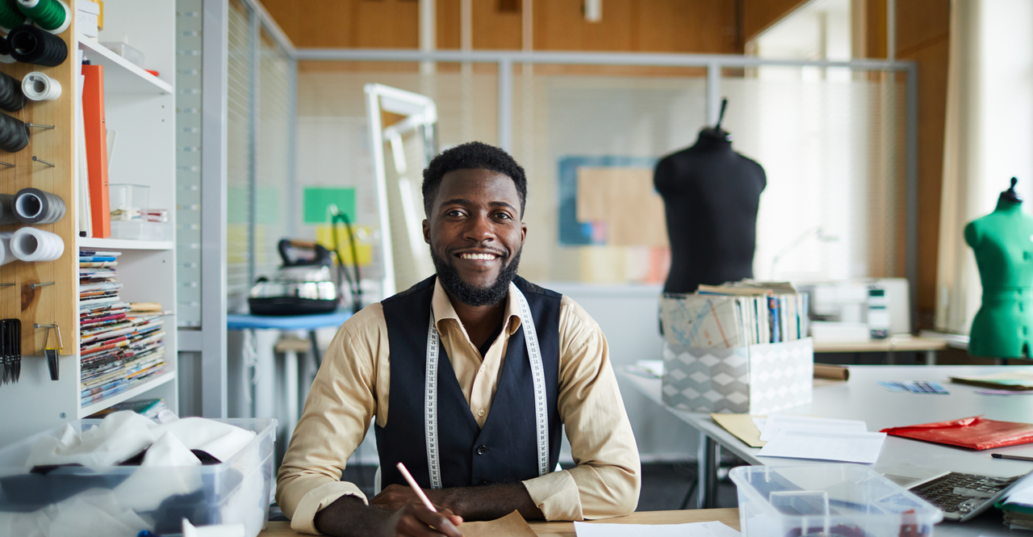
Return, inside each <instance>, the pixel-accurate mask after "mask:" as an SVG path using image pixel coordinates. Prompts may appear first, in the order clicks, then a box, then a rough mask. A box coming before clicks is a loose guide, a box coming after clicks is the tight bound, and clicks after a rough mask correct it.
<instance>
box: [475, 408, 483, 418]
mask: <svg viewBox="0 0 1033 537" xmlns="http://www.w3.org/2000/svg"><path fill="white" fill-rule="evenodd" d="M477 415H478V416H482V417H483V416H484V409H483V408H482V409H480V410H478V411H477Z"/></svg>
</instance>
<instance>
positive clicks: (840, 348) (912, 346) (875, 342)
mask: <svg viewBox="0 0 1033 537" xmlns="http://www.w3.org/2000/svg"><path fill="white" fill-rule="evenodd" d="M946 348H947V341H945V340H942V339H933V338H927V337H918V336H893V337H888V338H886V339H865V340H861V341H821V340H817V339H816V340H814V352H922V351H942V350H944V349H946Z"/></svg>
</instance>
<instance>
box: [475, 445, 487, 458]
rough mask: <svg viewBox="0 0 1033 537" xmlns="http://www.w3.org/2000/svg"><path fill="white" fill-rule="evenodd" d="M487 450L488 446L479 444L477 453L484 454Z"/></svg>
mask: <svg viewBox="0 0 1033 537" xmlns="http://www.w3.org/2000/svg"><path fill="white" fill-rule="evenodd" d="M487 452H488V446H485V445H483V444H482V445H480V446H477V454H478V455H484V454H485V453H487Z"/></svg>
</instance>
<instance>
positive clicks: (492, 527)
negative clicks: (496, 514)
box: [459, 511, 535, 537]
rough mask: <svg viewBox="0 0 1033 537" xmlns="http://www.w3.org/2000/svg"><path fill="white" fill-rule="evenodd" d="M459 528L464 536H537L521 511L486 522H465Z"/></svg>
mask: <svg viewBox="0 0 1033 537" xmlns="http://www.w3.org/2000/svg"><path fill="white" fill-rule="evenodd" d="M459 530H460V531H462V532H463V537H535V533H534V530H532V529H531V526H528V525H527V521H525V520H524V517H522V516H520V512H519V511H513V512H512V513H510V514H508V515H506V516H504V517H502V518H496V519H495V520H488V521H486V522H464V523H463V524H461V525H460V526H459Z"/></svg>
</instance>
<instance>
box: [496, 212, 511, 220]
mask: <svg viewBox="0 0 1033 537" xmlns="http://www.w3.org/2000/svg"><path fill="white" fill-rule="evenodd" d="M495 218H501V219H502V220H512V219H513V217H512V216H510V215H509V213H497V214H496V215H495Z"/></svg>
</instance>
